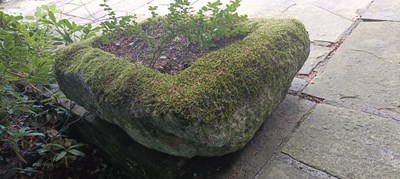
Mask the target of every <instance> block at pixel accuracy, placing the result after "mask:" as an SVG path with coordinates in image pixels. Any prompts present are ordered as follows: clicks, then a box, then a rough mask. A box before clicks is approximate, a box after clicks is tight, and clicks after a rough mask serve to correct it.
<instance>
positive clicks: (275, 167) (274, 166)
mask: <svg viewBox="0 0 400 179" xmlns="http://www.w3.org/2000/svg"><path fill="white" fill-rule="evenodd" d="M254 178H255V179H264V178H266V179H269V178H273V179H275V178H276V179H292V178H307V179H308V178H313V179H337V178H336V177H334V176H331V175H329V174H327V173H326V172H323V171H320V170H317V169H315V168H312V167H310V166H308V165H306V164H303V163H301V162H299V161H296V160H294V159H293V158H291V157H289V156H287V155H285V154H282V153H279V154H275V155H274V156H273V157H272V159H271V160H270V161H269V162H268V163H267V164H265V166H264V167H263V168H262V169H261V170H260V172H259V173H258V174H257V175H256V176H255V177H254Z"/></svg>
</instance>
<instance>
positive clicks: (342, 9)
mask: <svg viewBox="0 0 400 179" xmlns="http://www.w3.org/2000/svg"><path fill="white" fill-rule="evenodd" d="M306 1H308V2H310V3H311V4H313V5H315V6H316V7H319V8H321V9H324V10H327V11H329V12H331V13H333V14H336V15H338V16H340V17H343V18H346V19H348V20H353V21H354V20H356V18H357V17H358V16H359V15H360V14H359V13H360V12H363V11H365V10H366V8H367V7H368V5H369V4H370V3H371V2H372V1H373V0H334V1H327V0H306Z"/></svg>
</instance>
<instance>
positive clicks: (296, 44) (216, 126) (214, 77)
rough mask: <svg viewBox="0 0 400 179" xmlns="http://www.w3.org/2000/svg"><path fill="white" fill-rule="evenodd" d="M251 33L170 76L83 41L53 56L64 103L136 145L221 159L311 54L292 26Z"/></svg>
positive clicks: (250, 131)
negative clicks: (99, 120) (89, 114)
mask: <svg viewBox="0 0 400 179" xmlns="http://www.w3.org/2000/svg"><path fill="white" fill-rule="evenodd" d="M249 27H251V28H252V29H253V31H252V33H250V34H249V35H248V36H247V37H245V38H244V39H243V40H240V41H238V42H235V43H233V44H231V45H229V46H228V47H225V48H223V49H221V50H218V51H215V52H212V53H210V54H208V55H206V56H204V57H202V58H199V59H198V60H196V61H195V62H194V63H193V64H192V65H191V66H190V67H189V68H187V69H185V70H184V71H182V72H180V73H179V74H176V75H168V74H162V73H160V72H158V71H156V70H153V69H150V68H148V67H145V66H143V65H141V64H138V63H130V62H127V61H125V60H124V59H121V58H117V57H115V56H114V55H112V54H110V53H107V52H104V51H102V50H100V49H96V48H92V47H91V44H92V42H93V40H91V41H86V42H82V43H79V44H75V45H71V46H68V47H66V48H64V49H63V50H61V51H60V52H59V54H58V58H57V64H56V74H57V79H58V81H59V83H60V87H61V89H62V90H63V92H64V93H65V94H66V95H67V97H69V98H70V99H72V100H74V101H76V102H77V103H78V104H80V105H82V106H83V107H85V108H86V109H88V110H90V111H93V112H95V113H97V114H98V115H100V116H101V117H102V118H104V119H106V120H108V121H110V122H113V123H115V124H117V125H119V126H121V127H122V128H124V130H125V131H127V132H128V133H129V134H130V135H131V136H132V137H133V138H134V139H135V140H136V141H138V142H139V143H142V144H144V145H146V146H148V147H150V148H153V149H156V150H160V151H163V152H166V153H169V154H173V155H180V156H186V157H191V156H193V155H222V154H225V153H227V152H232V151H235V150H238V149H240V148H241V147H243V146H244V145H245V144H246V143H247V142H248V141H249V140H250V139H251V137H252V136H253V135H254V133H255V131H256V130H257V129H258V127H259V126H260V125H261V124H262V122H263V121H264V120H265V119H266V117H267V116H268V115H269V114H270V113H271V111H272V110H273V109H274V108H275V107H276V105H278V104H279V102H280V101H281V100H282V99H283V98H284V96H285V93H286V91H287V89H288V88H289V86H290V82H291V80H292V79H293V77H294V75H295V74H296V72H297V71H298V70H299V69H300V68H301V66H302V65H303V63H304V61H305V60H306V59H307V56H308V53H309V39H308V34H307V32H306V31H305V28H304V26H303V25H302V24H301V23H300V22H298V21H297V20H293V19H286V20H258V21H255V22H252V23H250V24H249ZM235 125H237V126H235ZM174 138H175V140H173V139H174ZM201 146H203V149H196V148H199V147H201ZM189 148H190V149H189ZM216 149H218V150H217V151H215V150H216ZM209 150H214V151H215V152H212V151H211V152H210V151H209Z"/></svg>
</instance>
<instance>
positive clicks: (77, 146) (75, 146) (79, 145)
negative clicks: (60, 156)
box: [69, 144, 86, 149]
mask: <svg viewBox="0 0 400 179" xmlns="http://www.w3.org/2000/svg"><path fill="white" fill-rule="evenodd" d="M85 145H86V144H75V145H73V146H71V147H69V148H70V149H75V148H79V147H83V146H85Z"/></svg>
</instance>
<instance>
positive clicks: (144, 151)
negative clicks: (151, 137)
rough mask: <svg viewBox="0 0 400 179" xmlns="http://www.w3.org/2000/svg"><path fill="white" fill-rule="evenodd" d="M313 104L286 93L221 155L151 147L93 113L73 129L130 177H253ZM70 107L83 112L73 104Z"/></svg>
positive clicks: (85, 116)
mask: <svg viewBox="0 0 400 179" xmlns="http://www.w3.org/2000/svg"><path fill="white" fill-rule="evenodd" d="M313 106H314V103H312V102H309V101H306V100H302V99H299V98H298V97H295V96H291V95H288V96H287V97H286V99H285V100H284V101H283V102H282V103H281V104H280V105H279V107H278V108H277V109H276V110H275V111H274V112H273V113H272V114H271V116H270V117H269V119H267V120H266V121H265V122H264V124H263V125H262V126H261V127H260V129H259V131H258V132H257V133H256V134H255V136H254V137H253V139H252V140H251V141H250V142H249V143H248V144H247V145H246V146H245V147H244V148H243V149H242V150H240V151H238V152H236V153H232V154H228V155H225V156H222V157H194V158H192V159H185V158H180V157H173V156H171V155H167V154H164V153H161V152H157V151H154V150H150V149H148V148H146V147H144V146H142V145H141V144H139V143H137V142H135V141H134V140H133V139H132V138H130V137H129V136H128V135H127V134H126V133H125V132H124V131H123V130H122V129H121V128H119V127H118V126H116V125H113V124H110V123H108V122H106V121H104V120H102V119H100V118H98V117H97V116H96V115H94V114H88V115H84V117H83V118H84V119H83V120H80V121H79V122H78V123H76V125H75V130H77V132H78V133H79V134H80V136H81V137H82V138H83V139H84V140H86V141H88V142H89V143H93V144H95V145H96V146H98V147H99V148H100V149H101V150H103V151H104V152H105V153H107V154H108V157H109V159H110V161H111V162H112V163H114V165H116V166H118V167H119V168H121V169H123V170H124V171H126V173H127V174H128V175H129V177H132V176H134V177H135V178H253V177H254V176H255V175H256V174H257V173H258V172H259V171H260V170H261V169H262V168H263V166H264V165H265V164H266V163H267V162H268V161H269V160H270V158H271V157H272V156H273V154H274V152H275V151H276V150H277V149H278V148H279V146H280V145H281V143H282V141H284V140H285V139H286V138H287V137H288V136H289V134H290V133H291V132H292V131H293V129H294V128H295V127H296V126H298V122H299V121H300V120H301V119H302V118H303V117H304V115H306V114H308V113H309V112H310V110H311V109H312V108H313ZM74 110H75V111H74ZM73 111H74V112H76V113H77V114H82V113H79V112H77V110H76V108H75V109H73Z"/></svg>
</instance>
